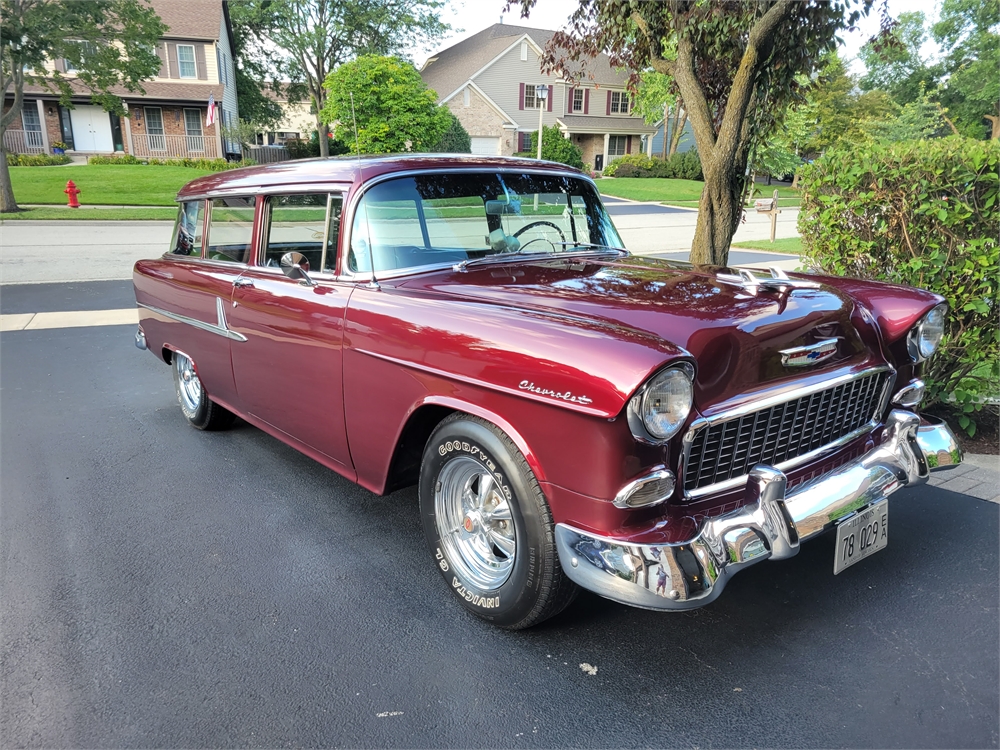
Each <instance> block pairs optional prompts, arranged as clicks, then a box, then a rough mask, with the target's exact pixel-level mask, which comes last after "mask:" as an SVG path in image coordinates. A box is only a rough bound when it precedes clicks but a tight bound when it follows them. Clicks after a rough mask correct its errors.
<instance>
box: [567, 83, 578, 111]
mask: <svg viewBox="0 0 1000 750" xmlns="http://www.w3.org/2000/svg"><path fill="white" fill-rule="evenodd" d="M575 95H576V86H570V87H569V90H568V93H567V94H566V114H567V115H571V114H573V97H574V96H575Z"/></svg>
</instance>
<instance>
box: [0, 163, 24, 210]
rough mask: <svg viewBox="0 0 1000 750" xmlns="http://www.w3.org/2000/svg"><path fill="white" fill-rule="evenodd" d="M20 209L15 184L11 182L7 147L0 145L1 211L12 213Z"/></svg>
mask: <svg viewBox="0 0 1000 750" xmlns="http://www.w3.org/2000/svg"><path fill="white" fill-rule="evenodd" d="M20 210H21V209H20V208H18V206H17V201H16V200H14V186H13V185H11V184H10V169H9V168H8V167H7V149H5V148H3V147H0V213H4V214H11V213H14V212H15V211H20Z"/></svg>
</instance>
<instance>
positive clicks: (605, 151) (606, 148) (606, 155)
mask: <svg viewBox="0 0 1000 750" xmlns="http://www.w3.org/2000/svg"><path fill="white" fill-rule="evenodd" d="M610 141H611V133H605V134H604V167H605V169H607V166H608V143H609V142H610Z"/></svg>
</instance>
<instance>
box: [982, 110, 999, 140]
mask: <svg viewBox="0 0 1000 750" xmlns="http://www.w3.org/2000/svg"><path fill="white" fill-rule="evenodd" d="M984 117H985V119H987V120H989V121H990V123H991V124H992V125H993V130H992V132H991V133H990V140H996V139H997V138H1000V117H997V116H996V115H984Z"/></svg>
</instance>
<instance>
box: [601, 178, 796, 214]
mask: <svg viewBox="0 0 1000 750" xmlns="http://www.w3.org/2000/svg"><path fill="white" fill-rule="evenodd" d="M704 185H705V183H704V182H698V181H697V180H668V179H665V178H659V177H620V178H619V177H616V178H612V179H604V180H598V181H597V187H598V188H599V189H600V191H601V193H603V194H604V195H612V196H615V197H617V198H628V199H629V200H633V201H658V202H660V203H666V204H667V205H670V206H681V207H683V208H697V207H698V200H699V198H701V189H702V188H703V187H704ZM775 189H777V191H778V206H779V207H780V208H791V207H794V206H798V205H799V191H798V189H795V190H793V189H792V188H790V187H783V186H782V187H777V188H775V187H770V186H768V185H760V184H758V185H757V191H755V194H754V195H753V197H751V198H750V202H749V204H748V205H751V206H752V205H753V201H754V199H755V198H770V197H771V195H772V194H773V193H774V190H775Z"/></svg>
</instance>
